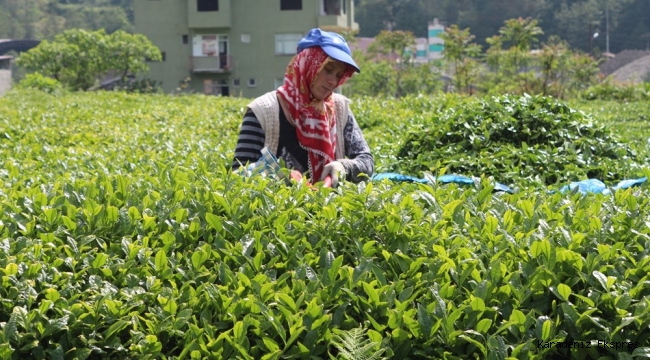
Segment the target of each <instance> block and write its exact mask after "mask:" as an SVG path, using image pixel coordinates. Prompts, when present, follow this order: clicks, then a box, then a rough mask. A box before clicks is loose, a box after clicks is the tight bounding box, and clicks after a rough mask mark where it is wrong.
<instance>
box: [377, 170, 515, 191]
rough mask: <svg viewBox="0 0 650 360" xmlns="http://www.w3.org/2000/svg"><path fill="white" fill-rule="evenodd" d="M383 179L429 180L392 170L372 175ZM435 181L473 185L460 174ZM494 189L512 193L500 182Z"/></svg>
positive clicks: (418, 181)
mask: <svg viewBox="0 0 650 360" xmlns="http://www.w3.org/2000/svg"><path fill="white" fill-rule="evenodd" d="M384 179H388V180H392V181H396V182H412V183H413V182H414V183H420V184H428V183H430V182H431V181H430V180H429V179H426V178H424V179H422V178H418V177H415V176H411V175H404V174H398V173H392V172H388V173H377V174H375V175H374V176H373V177H372V181H380V180H384ZM435 181H436V182H437V183H441V184H450V183H455V184H460V185H474V179H472V178H469V177H467V176H462V175H442V176H439V177H438V178H436V179H435ZM494 190H495V191H505V192H507V193H510V194H512V193H514V190H512V189H511V188H510V187H508V186H507V185H503V184H500V183H495V184H494Z"/></svg>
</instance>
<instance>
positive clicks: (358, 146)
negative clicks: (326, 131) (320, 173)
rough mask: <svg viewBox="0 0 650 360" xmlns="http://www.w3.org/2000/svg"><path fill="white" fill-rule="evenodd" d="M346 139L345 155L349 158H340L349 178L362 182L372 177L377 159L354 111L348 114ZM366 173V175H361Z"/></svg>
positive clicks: (345, 130)
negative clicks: (358, 123)
mask: <svg viewBox="0 0 650 360" xmlns="http://www.w3.org/2000/svg"><path fill="white" fill-rule="evenodd" d="M343 137H344V140H345V156H346V157H347V159H339V160H338V161H340V162H341V164H343V167H344V168H345V172H346V173H347V180H349V181H353V182H360V181H362V180H367V179H368V178H369V177H372V174H373V173H374V171H375V159H374V158H373V156H372V154H371V153H370V147H368V143H366V140H365V139H364V138H363V134H362V133H361V129H360V128H359V125H357V122H356V120H355V119H354V116H353V115H352V113H350V115H349V116H348V122H347V124H345V128H344V129H343ZM361 174H365V175H366V176H367V177H368V178H367V177H366V176H360V175H361Z"/></svg>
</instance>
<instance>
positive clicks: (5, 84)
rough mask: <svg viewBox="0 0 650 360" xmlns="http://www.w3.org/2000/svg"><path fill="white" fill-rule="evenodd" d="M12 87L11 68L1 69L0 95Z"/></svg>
mask: <svg viewBox="0 0 650 360" xmlns="http://www.w3.org/2000/svg"><path fill="white" fill-rule="evenodd" d="M9 89H11V70H2V69H0V96H2V95H4V93H5V92H7V91H9Z"/></svg>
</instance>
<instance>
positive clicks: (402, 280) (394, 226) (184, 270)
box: [0, 89, 650, 359]
mask: <svg viewBox="0 0 650 360" xmlns="http://www.w3.org/2000/svg"><path fill="white" fill-rule="evenodd" d="M461 100H462V98H460V97H458V96H456V95H444V96H440V97H435V98H430V97H426V96H406V97H404V98H402V99H400V100H395V99H382V98H359V99H356V101H355V102H354V104H353V106H354V108H353V111H354V112H355V115H356V116H357V119H358V120H359V123H360V124H362V126H363V127H364V135H365V136H366V138H367V139H368V141H369V142H370V144H371V147H372V148H373V151H375V150H374V149H376V148H382V149H384V152H375V156H376V158H377V163H378V165H379V166H381V168H382V169H381V170H384V169H387V165H389V164H390V161H388V162H386V160H385V159H386V158H388V159H390V158H391V157H394V156H395V152H396V148H395V147H394V145H393V144H395V143H399V142H403V141H404V137H406V135H407V133H408V130H413V128H415V127H417V126H420V125H422V124H429V126H438V125H437V124H436V123H428V120H429V119H430V118H431V115H432V114H435V113H439V112H441V111H444V110H445V109H448V108H452V107H459V106H461V105H465V103H464V102H461ZM248 101H249V100H246V99H235V98H227V97H223V98H215V97H207V96H202V95H187V96H164V95H161V94H151V95H136V94H127V93H123V92H97V93H79V92H71V93H65V94H63V95H62V96H52V95H49V94H46V93H43V92H40V91H33V90H22V89H14V90H12V91H10V92H9V93H7V94H6V95H5V96H4V97H2V98H0V129H2V130H1V131H0V159H2V161H1V163H0V298H1V299H2V301H1V302H0V319H1V321H0V358H2V359H22V358H29V359H46V358H47V359H49V358H53V359H60V358H63V359H67V358H70V359H74V358H78V359H84V358H85V359H97V358H104V359H109V358H110V359H181V358H182V359H203V358H216V359H222V358H223V359H235V358H240V359H296V358H307V359H310V358H313V359H319V358H320V359H324V358H328V357H329V356H330V353H334V352H335V351H336V345H334V340H335V335H337V334H341V335H342V334H345V332H347V333H348V335H353V334H358V335H360V333H359V330H353V329H360V328H363V329H366V330H365V333H364V334H363V338H358V339H359V340H358V341H356V343H357V344H365V343H364V342H367V341H370V342H372V343H373V345H374V346H377V344H380V345H379V348H377V347H375V348H373V351H381V350H384V352H383V353H382V355H383V356H385V357H387V358H395V359H422V358H447V359H453V358H473V357H480V358H488V359H491V358H506V357H512V358H518V359H519V358H523V359H533V358H571V357H572V356H574V357H584V358H599V357H604V356H608V357H612V358H614V357H626V358H629V357H642V356H645V355H646V354H647V352H648V351H649V349H648V347H647V344H648V341H649V340H650V333H649V332H648V326H649V325H650V307H648V301H647V297H648V286H647V281H648V274H649V273H650V256H648V255H649V254H648V249H650V242H649V241H648V239H649V238H650V229H649V228H648V226H647V224H646V222H647V219H648V216H650V196H648V195H650V194H649V191H648V188H647V186H643V187H640V188H635V189H630V190H626V191H618V192H616V193H615V194H613V195H612V196H603V195H596V196H586V197H582V196H580V195H563V194H549V193H547V192H546V191H545V189H541V190H540V189H530V190H528V189H522V191H520V192H519V193H517V194H512V195H510V194H499V193H494V194H493V193H492V188H491V185H490V183H489V182H487V181H484V182H481V183H479V184H478V185H477V187H476V188H475V187H471V188H466V189H465V188H463V189H461V188H459V187H457V186H455V185H451V186H438V185H432V186H428V185H418V184H401V185H398V184H390V183H386V182H382V183H361V184H351V183H345V184H343V185H342V187H340V188H337V189H319V190H316V191H314V190H311V189H309V188H307V187H306V186H302V185H300V184H296V185H295V186H292V187H287V186H285V185H284V184H281V183H277V182H274V181H271V180H270V179H267V178H261V177H258V178H248V179H244V178H241V177H239V176H236V175H234V174H232V173H230V172H229V171H228V170H227V165H228V164H229V163H230V161H231V158H232V154H233V149H234V146H235V142H236V136H237V132H238V130H239V126H240V125H241V117H242V115H243V109H244V107H245V106H246V104H247V102H248ZM540 101H542V100H540ZM544 101H546V100H544ZM542 102H543V101H542ZM596 103H597V102H595V101H594V102H586V103H584V104H583V105H584V106H595V105H596ZM599 105H600V106H605V107H606V106H608V104H607V103H599ZM615 105H616V106H620V107H619V108H616V109H615V110H617V111H618V112H619V113H624V112H625V111H624V110H625V109H626V108H623V104H622V103H616V104H615ZM635 105H636V106H638V107H637V108H635V110H634V111H633V112H634V113H637V114H638V115H639V116H640V115H641V114H642V113H644V114H645V115H646V116H647V115H648V114H650V112H649V111H648V105H647V103H645V102H639V103H637V104H635ZM493 106H496V105H493ZM513 106H515V105H513ZM558 106H560V107H561V105H558ZM521 111H526V110H525V109H522V110H521ZM529 113H533V112H532V111H529ZM631 113H632V112H630V114H631ZM617 120H618V118H616V119H614V121H617ZM639 120H640V119H639ZM639 123H641V121H639ZM531 124H532V123H531ZM614 124H615V122H614ZM628 124H629V123H626V124H625V126H626V127H627V125H628ZM638 130H639V132H640V133H639V134H637V136H638V137H642V136H645V137H647V136H648V132H647V127H646V128H641V127H639V128H638ZM642 131H645V132H642ZM585 132H588V130H586V129H585ZM644 134H645V135H644ZM391 146H393V147H392V148H391ZM391 149H392V150H391ZM646 154H647V153H646ZM644 170H645V173H644V174H647V175H650V172H648V169H644ZM549 171H550V170H549ZM341 338H342V336H341ZM563 340H570V341H572V340H576V341H580V340H584V341H590V340H602V341H608V342H611V341H619V342H622V341H627V342H631V343H632V346H638V348H637V349H633V348H628V347H626V348H618V349H614V348H596V346H595V345H592V349H580V352H577V351H576V350H575V349H573V350H572V349H563V348H555V347H553V348H539V347H537V342H538V341H563ZM634 344H636V345H634ZM362 346H363V345H362ZM357 347H358V346H357Z"/></svg>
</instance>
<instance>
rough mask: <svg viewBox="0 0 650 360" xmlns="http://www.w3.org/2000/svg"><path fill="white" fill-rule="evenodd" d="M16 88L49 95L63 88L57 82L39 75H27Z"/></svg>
mask: <svg viewBox="0 0 650 360" xmlns="http://www.w3.org/2000/svg"><path fill="white" fill-rule="evenodd" d="M18 87H19V88H23V89H37V90H40V91H44V92H46V93H50V94H52V93H55V92H58V91H60V90H61V89H62V88H63V86H62V85H61V83H60V82H59V81H58V80H56V79H52V78H50V77H47V76H43V75H42V74H40V73H32V74H27V75H26V76H25V78H24V79H23V80H21V81H20V83H18Z"/></svg>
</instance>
